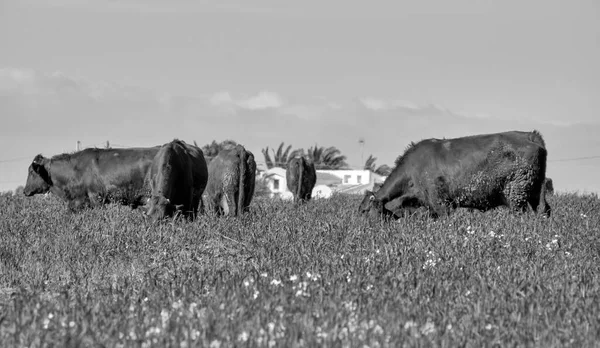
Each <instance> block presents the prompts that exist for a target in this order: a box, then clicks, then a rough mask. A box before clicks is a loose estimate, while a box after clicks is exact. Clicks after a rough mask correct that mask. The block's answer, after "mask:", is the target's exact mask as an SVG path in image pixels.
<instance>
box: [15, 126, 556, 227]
mask: <svg viewBox="0 0 600 348" xmlns="http://www.w3.org/2000/svg"><path fill="white" fill-rule="evenodd" d="M546 158H547V151H546V146H545V143H544V140H543V138H542V136H541V134H540V133H539V132H537V131H532V132H521V131H511V132H503V133H494V134H483V135H473V136H467V137H461V138H455V139H433V138H432V139H426V140H422V141H420V142H418V143H416V144H415V143H411V144H410V145H409V147H408V148H407V149H406V150H405V152H404V154H403V155H401V156H399V157H398V159H397V160H396V165H395V168H394V170H393V171H392V172H391V174H390V175H389V176H388V177H387V179H386V180H385V181H384V182H383V184H381V185H378V186H377V187H375V188H374V189H373V191H367V192H366V193H365V197H364V199H363V201H362V202H361V204H360V206H359V209H358V210H359V212H361V213H365V214H369V215H371V216H376V217H382V216H383V217H395V218H398V217H400V216H403V215H405V214H407V213H409V214H410V213H413V212H415V211H416V210H417V209H420V208H425V209H426V211H427V212H429V214H431V215H432V216H440V215H446V214H448V213H449V212H450V211H452V210H454V209H457V208H469V209H477V210H481V211H486V210H489V209H492V208H495V207H498V206H508V207H509V208H511V209H513V210H516V211H525V210H527V209H528V207H529V208H530V209H532V210H533V211H539V210H541V212H542V213H543V214H545V215H546V216H548V215H549V214H550V206H549V205H548V204H547V202H546V199H545V195H546V183H547V182H546ZM255 177H256V162H255V160H254V155H253V154H252V152H250V151H248V150H246V149H245V148H244V147H243V146H242V145H236V146H233V147H231V148H228V149H225V150H222V151H220V152H219V154H218V155H217V156H216V157H215V158H213V159H212V160H211V161H210V162H209V163H208V165H207V163H206V159H205V157H204V154H203V152H202V150H201V149H200V148H198V147H197V146H195V145H191V144H187V143H185V142H184V141H182V140H178V139H175V140H173V141H171V142H169V143H167V144H164V145H162V146H155V147H150V148H128V149H97V148H90V149H85V150H82V151H78V152H75V153H72V154H61V155H56V156H54V157H52V158H45V157H43V156H42V155H37V156H36V157H35V158H34V159H33V162H32V163H31V165H30V166H29V173H28V177H27V183H26V185H25V188H24V190H23V193H24V194H25V195H26V196H32V195H35V194H41V193H47V192H51V193H53V194H54V195H57V196H58V197H61V198H62V199H64V200H65V201H66V202H68V205H69V207H70V208H71V209H72V210H79V209H81V208H85V207H94V206H98V205H101V204H105V203H109V202H116V203H120V204H124V205H129V206H131V207H132V208H136V207H140V206H141V207H144V209H145V210H146V214H147V215H148V216H150V217H151V218H152V219H154V220H159V219H162V218H165V217H172V216H174V215H177V214H182V215H184V216H186V217H188V218H191V219H193V218H195V217H196V216H197V214H198V213H201V214H202V213H204V211H205V203H206V205H208V206H209V207H210V208H211V209H213V210H214V211H215V212H216V213H217V214H219V215H234V216H237V215H240V214H242V213H243V212H246V211H247V210H248V207H249V205H250V203H251V201H252V197H253V195H254V187H255ZM316 177H317V175H316V170H315V165H314V163H312V162H311V161H310V160H309V159H308V158H306V157H302V156H300V157H296V158H294V159H292V160H291V161H290V162H289V163H288V168H287V172H286V179H287V185H288V189H289V190H290V191H291V192H292V193H293V195H294V201H295V202H297V203H301V202H306V201H308V200H310V199H311V192H312V189H313V187H314V186H315V183H316ZM205 200H206V202H205Z"/></svg>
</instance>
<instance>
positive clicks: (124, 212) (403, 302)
mask: <svg viewBox="0 0 600 348" xmlns="http://www.w3.org/2000/svg"><path fill="white" fill-rule="evenodd" d="M361 198H362V197H355V196H344V195H337V196H333V197H332V198H330V199H322V200H315V201H311V202H309V203H308V204H306V205H304V206H300V207H295V206H294V205H293V204H292V203H291V202H284V201H279V200H269V199H266V198H259V199H256V200H255V201H253V203H252V205H251V212H250V213H248V214H247V215H245V216H244V217H242V218H241V219H236V218H218V217H217V216H214V215H210V214H209V215H205V216H202V217H200V218H199V219H198V220H196V221H194V222H187V221H182V220H177V221H173V220H171V221H167V222H163V223H160V224H152V223H150V221H147V220H146V219H145V218H144V216H143V214H142V212H141V211H140V210H133V211H132V210H131V209H129V208H127V207H122V206H117V205H108V206H105V207H102V208H98V209H94V210H86V211H83V212H81V213H71V212H69V211H68V209H67V208H66V204H64V203H63V202H61V201H58V200H57V199H56V198H53V197H52V196H48V197H44V196H36V197H32V198H26V197H23V196H22V195H12V194H5V195H3V196H1V197H0V260H1V261H0V342H1V345H2V346H3V347H16V346H25V347H29V346H56V347H103V346H106V347H150V346H157V347H165V346H177V347H230V346H264V347H272V346H277V347H296V346H311V347H314V346H335V347H338V346H342V347H346V346H348V347H364V346H368V347H388V346H389V347H403V346H433V347H436V346H437V347H493V346H498V347H513V346H533V347H559V346H560V347H565V346H567V347H568V346H572V347H590V346H594V345H596V344H598V343H597V342H600V272H599V268H600V200H599V199H598V197H597V196H595V195H584V196H578V195H573V194H559V195H555V196H552V197H550V198H549V203H550V204H551V205H552V208H553V215H552V216H551V218H549V219H547V218H543V217H539V216H535V215H533V214H512V213H510V212H509V211H508V210H506V209H497V210H494V211H491V212H488V213H479V212H473V213H471V212H468V211H457V212H456V213H455V214H453V215H451V216H450V217H446V218H440V219H438V220H432V219H429V218H424V217H413V218H407V219H402V220H399V221H397V222H381V221H370V220H367V219H363V218H362V217H360V216H357V213H356V209H357V207H358V203H359V201H360V199H361Z"/></svg>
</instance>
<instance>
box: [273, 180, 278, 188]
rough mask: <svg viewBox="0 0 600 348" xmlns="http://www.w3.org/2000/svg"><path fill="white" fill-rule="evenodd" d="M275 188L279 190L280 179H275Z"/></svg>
mask: <svg viewBox="0 0 600 348" xmlns="http://www.w3.org/2000/svg"><path fill="white" fill-rule="evenodd" d="M273 190H275V191H279V179H273Z"/></svg>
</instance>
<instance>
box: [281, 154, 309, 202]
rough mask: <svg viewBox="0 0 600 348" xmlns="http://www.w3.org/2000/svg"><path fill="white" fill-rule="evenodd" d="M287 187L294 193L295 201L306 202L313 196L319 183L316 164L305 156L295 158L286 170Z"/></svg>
mask: <svg viewBox="0 0 600 348" xmlns="http://www.w3.org/2000/svg"><path fill="white" fill-rule="evenodd" d="M285 179H286V181H287V188H288V190H290V191H291V192H292V193H293V194H294V202H300V203H302V202H306V201H309V200H310V198H311V194H312V190H313V188H314V187H315V184H316V183H317V171H316V170H315V164H314V163H313V162H312V161H309V160H307V159H306V158H304V156H301V157H296V158H293V159H292V160H291V161H290V162H289V163H288V167H287V170H286V171H285Z"/></svg>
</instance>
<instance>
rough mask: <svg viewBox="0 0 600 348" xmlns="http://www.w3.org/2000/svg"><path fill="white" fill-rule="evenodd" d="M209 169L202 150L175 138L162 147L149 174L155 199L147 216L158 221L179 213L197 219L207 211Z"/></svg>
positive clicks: (149, 202)
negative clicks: (201, 213)
mask: <svg viewBox="0 0 600 348" xmlns="http://www.w3.org/2000/svg"><path fill="white" fill-rule="evenodd" d="M207 180H208V169H207V166H206V161H205V159H204V154H203V152H202V150H200V148H198V147H197V146H194V145H190V144H186V143H185V142H184V141H182V140H178V139H175V140H173V141H171V142H170V143H167V144H165V145H163V146H162V147H161V148H160V150H159V151H158V154H157V155H156V157H155V159H154V162H153V163H152V166H151V167H150V172H149V181H150V187H151V188H152V196H151V197H150V199H149V201H148V210H147V212H146V214H147V215H148V216H151V217H152V218H153V219H154V220H155V221H156V220H159V219H162V218H165V217H171V216H173V215H175V213H177V212H181V213H183V215H184V216H185V217H188V218H192V219H193V218H195V217H196V215H197V213H198V206H199V205H200V211H201V212H204V204H203V203H202V193H203V192H204V189H205V188H206V183H207Z"/></svg>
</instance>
